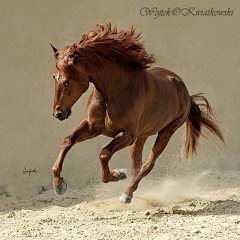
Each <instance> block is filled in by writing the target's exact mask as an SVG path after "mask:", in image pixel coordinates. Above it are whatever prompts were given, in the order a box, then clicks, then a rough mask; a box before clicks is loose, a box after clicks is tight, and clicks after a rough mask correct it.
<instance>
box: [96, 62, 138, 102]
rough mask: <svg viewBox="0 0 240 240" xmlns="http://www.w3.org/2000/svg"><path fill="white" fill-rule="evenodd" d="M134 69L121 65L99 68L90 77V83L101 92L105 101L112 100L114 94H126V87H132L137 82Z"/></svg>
mask: <svg viewBox="0 0 240 240" xmlns="http://www.w3.org/2000/svg"><path fill="white" fill-rule="evenodd" d="M135 72H137V71H136V69H135V70H132V71H131V69H128V70H126V69H123V68H122V67H121V66H115V67H114V68H108V69H107V70H105V69H99V70H98V71H96V72H95V73H94V74H93V75H92V76H91V77H92V80H91V81H92V83H93V84H94V85H95V87H96V89H97V91H98V92H99V93H100V94H101V96H102V97H103V99H104V101H105V102H106V103H107V102H109V101H113V98H114V97H115V96H116V95H119V94H124V95H125V96H126V95H127V89H129V88H133V87H134V85H137V84H138V82H137V81H138V79H135V77H134V76H135ZM126 97H127V96H126Z"/></svg>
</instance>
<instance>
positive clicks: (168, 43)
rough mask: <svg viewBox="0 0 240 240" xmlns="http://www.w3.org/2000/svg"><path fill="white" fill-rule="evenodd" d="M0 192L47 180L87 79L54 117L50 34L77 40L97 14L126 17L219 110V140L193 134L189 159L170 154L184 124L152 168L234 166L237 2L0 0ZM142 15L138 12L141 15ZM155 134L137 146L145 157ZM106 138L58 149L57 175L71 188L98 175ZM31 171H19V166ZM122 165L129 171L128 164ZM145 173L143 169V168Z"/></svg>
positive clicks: (239, 166) (78, 112) (119, 158)
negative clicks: (195, 141)
mask: <svg viewBox="0 0 240 240" xmlns="http://www.w3.org/2000/svg"><path fill="white" fill-rule="evenodd" d="M143 7H147V8H149V9H152V8H154V7H156V8H157V10H161V9H164V10H167V9H168V8H170V9H171V10H172V9H174V8H176V7H179V8H189V7H196V9H197V10H203V9H204V10H209V9H211V8H214V10H228V9H229V8H230V9H231V10H233V14H232V16H193V15H191V14H190V15H188V16H183V15H182V14H179V15H178V16H172V15H171V16H159V17H156V15H154V14H155V13H153V14H152V15H148V16H142V15H141V14H140V10H141V9H142V8H143ZM0 13H1V14H0V22H1V25H0V33H1V38H0V46H1V58H0V62H1V71H0V84H1V87H0V101H1V108H0V116H1V118H0V129H1V138H0V164H1V168H0V193H3V192H8V193H9V194H11V195H13V196H19V197H23V196H25V197H28V196H31V195H33V194H36V193H38V192H39V191H40V190H41V189H42V186H44V187H46V188H51V184H52V172H51V168H52V165H53V164H54V162H55V159H56V157H57V155H58V152H59V150H60V146H61V143H62V140H63V138H64V137H66V136H68V135H69V134H71V133H72V131H73V130H74V129H75V128H76V126H77V125H78V124H79V123H80V122H81V121H82V119H83V118H84V117H85V116H86V104H87V99H88V97H89V95H90V93H91V89H92V86H91V87H90V88H89V90H88V91H87V93H85V94H84V95H83V96H82V97H81V99H80V100H79V101H78V102H77V103H76V104H75V105H74V107H73V114H72V116H71V117H70V118H69V119H68V120H66V121H63V122H60V121H58V120H57V119H55V118H54V117H53V116H52V104H53V98H54V80H53V78H52V74H53V73H54V69H55V58H54V56H53V52H52V49H51V47H50V43H52V44H53V45H54V46H55V47H56V48H58V49H60V48H63V47H65V46H68V45H72V44H73V43H76V42H78V41H79V40H80V38H81V37H82V35H83V34H85V33H87V32H88V31H90V30H91V29H92V28H94V27H95V26H96V24H98V23H104V22H108V21H111V22H112V24H113V25H115V24H117V25H118V27H119V28H120V29H122V28H124V29H126V28H129V26H130V25H131V24H134V25H135V26H137V31H142V32H143V33H142V37H143V40H144V41H145V42H146V49H147V51H148V52H149V53H153V54H154V55H155V57H156V58H157V59H158V62H157V63H156V64H155V66H159V67H163V68H166V69H169V70H171V71H173V72H175V73H176V74H178V75H179V76H180V77H181V78H182V79H183V81H184V82H185V84H186V86H187V88H188V90H189V92H190V94H195V93H200V92H202V93H205V97H206V98H207V99H208V100H209V102H210V104H211V105H212V107H213V108H214V110H215V112H216V114H217V116H218V117H219V121H220V125H221V129H222V131H223V134H224V136H225V139H226V144H227V147H226V148H225V147H224V146H223V144H221V143H220V142H219V141H218V140H216V139H214V138H213V139H212V138H210V140H211V141H206V140H205V139H203V138H201V145H202V150H203V152H201V151H200V152H199V155H198V156H194V157H193V160H192V162H191V163H187V162H184V161H183V160H182V159H181V157H180V151H181V146H182V144H183V140H184V138H185V126H183V127H181V129H179V130H178V131H177V132H176V133H175V134H174V135H173V137H172V139H171V141H170V143H169V144H168V146H167V148H166V150H165V151H164V152H163V154H162V155H161V157H160V158H159V159H158V161H157V163H156V166H155V168H154V170H153V173H151V174H152V176H153V175H154V174H155V175H159V176H164V175H166V176H169V175H170V176H172V177H174V176H183V175H186V174H189V175H193V174H195V173H196V172H199V171H204V170H206V169H220V170H222V171H224V170H235V171H239V170H240V161H239V155H240V150H239V139H240V131H239V119H240V112H239V104H240V95H239V90H240V89H239V84H240V81H239V79H240V70H239V66H240V61H239V52H240V47H239V46H240V44H239V43H240V34H239V20H240V16H239V13H240V2H239V1H238V0H236V1H234V0H231V1H224V0H222V1H219V0H215V1H214V0H213V1H211V3H210V2H209V1H206V0H202V1H192V0H191V1H190V0H189V1H188V0H184V1H181V2H179V1H176V0H171V1H168V0H162V1H154V0H146V1H140V0H138V1H136V0H134V1H128V0H123V1H112V0H111V1H110V0H102V1H93V0H68V1H66V0H65V1H64V0H50V1H49V0H48V1H46V0H42V1H37V0H25V1H17V0H10V1H1V3H0ZM143 15H144V14H143ZM155 137H156V136H153V137H151V138H149V140H148V142H147V143H146V147H145V148H144V157H146V156H147V155H148V154H149V152H150V150H151V147H152V145H153V142H154V139H155ZM110 141H111V139H109V138H107V137H104V136H100V137H97V138H95V139H92V140H89V141H86V142H83V143H80V144H78V145H76V146H74V148H73V149H72V150H71V151H70V152H69V153H68V155H67V157H66V160H65V162H64V167H63V172H62V176H63V177H64V178H65V179H66V181H67V183H68V185H69V186H71V187H73V188H80V187H84V186H85V185H86V184H87V183H88V182H89V181H90V180H91V179H92V178H93V177H96V178H98V179H100V178H101V167H100V163H99V159H98V156H99V153H100V151H101V149H102V148H103V147H104V146H105V145H107V144H108V143H109V142H110ZM110 166H111V168H116V167H117V168H126V169H129V168H130V166H131V158H130V155H129V148H126V149H124V150H121V151H120V152H118V153H116V154H115V155H114V156H113V158H112V160H111V162H110ZM25 169H26V170H34V169H35V170H36V173H34V172H33V173H31V174H30V175H29V174H28V173H25V174H24V170H25ZM128 171H129V170H128ZM151 174H150V175H149V177H151Z"/></svg>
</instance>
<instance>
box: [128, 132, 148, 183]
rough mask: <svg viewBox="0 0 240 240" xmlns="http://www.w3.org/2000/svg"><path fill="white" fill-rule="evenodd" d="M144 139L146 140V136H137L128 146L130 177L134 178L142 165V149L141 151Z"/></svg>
mask: <svg viewBox="0 0 240 240" xmlns="http://www.w3.org/2000/svg"><path fill="white" fill-rule="evenodd" d="M146 140H147V137H146V138H137V139H136V140H135V142H134V143H133V144H132V145H131V147H130V154H131V158H132V169H131V175H132V179H134V178H135V177H136V176H137V175H138V173H139V171H140V169H141V167H142V151H143V147H144V144H145V142H146Z"/></svg>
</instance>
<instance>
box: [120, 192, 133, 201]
mask: <svg viewBox="0 0 240 240" xmlns="http://www.w3.org/2000/svg"><path fill="white" fill-rule="evenodd" d="M131 201H132V196H129V195H127V194H125V193H123V194H122V195H121V197H120V198H119V202H121V203H130V202H131Z"/></svg>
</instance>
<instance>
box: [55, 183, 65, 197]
mask: <svg viewBox="0 0 240 240" xmlns="http://www.w3.org/2000/svg"><path fill="white" fill-rule="evenodd" d="M53 188H54V192H55V194H57V195H62V194H64V193H65V192H66V190H67V183H66V182H64V181H63V182H62V183H61V184H60V185H59V186H58V187H54V186H53Z"/></svg>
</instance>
